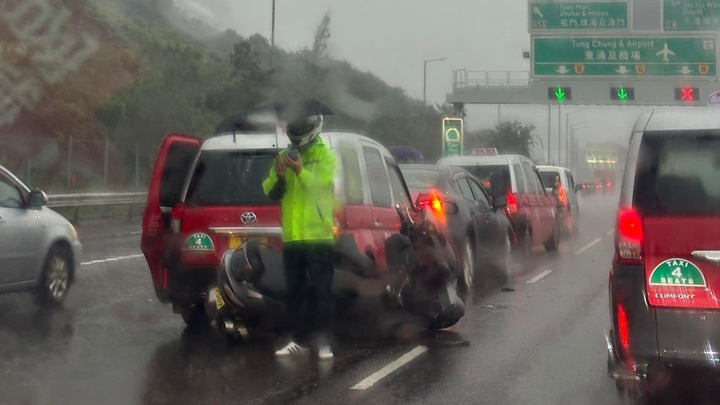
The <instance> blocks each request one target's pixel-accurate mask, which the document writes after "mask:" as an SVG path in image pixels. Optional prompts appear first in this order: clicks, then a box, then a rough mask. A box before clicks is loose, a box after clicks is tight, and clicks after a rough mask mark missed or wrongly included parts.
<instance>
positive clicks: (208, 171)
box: [186, 150, 276, 206]
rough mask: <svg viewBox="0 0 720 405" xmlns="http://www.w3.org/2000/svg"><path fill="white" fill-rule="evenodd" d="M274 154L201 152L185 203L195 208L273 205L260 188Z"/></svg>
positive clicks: (264, 152) (270, 152)
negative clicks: (197, 206) (195, 206)
mask: <svg viewBox="0 0 720 405" xmlns="http://www.w3.org/2000/svg"><path fill="white" fill-rule="evenodd" d="M275 154H276V151H275V150H262V151H204V152H202V154H201V155H200V159H199V160H198V164H197V166H195V170H194V172H193V176H192V179H191V180H190V186H189V188H188V193H187V196H188V197H187V198H186V202H187V203H188V204H190V205H199V206H234V205H263V204H275V202H273V201H271V200H270V199H269V198H268V197H267V196H266V195H265V193H264V192H263V188H262V183H263V181H264V180H265V179H266V178H267V176H268V174H269V173H270V168H271V167H272V165H273V162H274V159H275Z"/></svg>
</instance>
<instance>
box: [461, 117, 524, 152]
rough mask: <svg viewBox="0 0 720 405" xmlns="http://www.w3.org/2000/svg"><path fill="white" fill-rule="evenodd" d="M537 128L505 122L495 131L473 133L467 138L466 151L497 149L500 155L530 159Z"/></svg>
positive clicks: (514, 122)
mask: <svg viewBox="0 0 720 405" xmlns="http://www.w3.org/2000/svg"><path fill="white" fill-rule="evenodd" d="M534 130H535V126H534V125H532V124H530V125H523V124H522V123H520V122H518V121H513V122H510V121H505V122H502V123H500V124H498V125H497V126H495V128H493V129H483V130H480V131H475V132H471V133H469V134H468V136H466V137H465V144H466V145H465V146H466V149H468V150H469V149H472V148H493V147H494V148H496V149H497V150H498V153H505V154H510V153H512V154H519V155H523V156H527V157H530V151H531V150H532V147H533V134H532V131H534Z"/></svg>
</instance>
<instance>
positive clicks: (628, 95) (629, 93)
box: [610, 87, 635, 101]
mask: <svg viewBox="0 0 720 405" xmlns="http://www.w3.org/2000/svg"><path fill="white" fill-rule="evenodd" d="M610 100H619V101H628V100H635V88H634V87H611V88H610Z"/></svg>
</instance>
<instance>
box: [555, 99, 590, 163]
mask: <svg viewBox="0 0 720 405" xmlns="http://www.w3.org/2000/svg"><path fill="white" fill-rule="evenodd" d="M583 111H585V109H584V108H583V109H582V110H577V111H573V112H571V113H567V114H565V153H566V154H567V149H568V147H569V146H570V141H569V139H570V138H569V137H570V116H571V115H573V114H577V113H579V112H583ZM559 150H560V145H558V151H559ZM559 156H562V155H561V154H560V153H559V152H558V157H559ZM565 163H567V162H565Z"/></svg>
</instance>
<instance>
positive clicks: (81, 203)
mask: <svg viewBox="0 0 720 405" xmlns="http://www.w3.org/2000/svg"><path fill="white" fill-rule="evenodd" d="M146 200H147V193H84V194H49V195H48V204H47V205H48V207H50V208H69V209H72V210H73V214H72V218H68V219H70V221H72V223H73V224H75V225H77V224H79V223H80V208H83V207H110V206H117V205H127V206H128V211H127V218H128V221H131V220H132V217H133V206H135V205H141V204H145V201H146Z"/></svg>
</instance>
